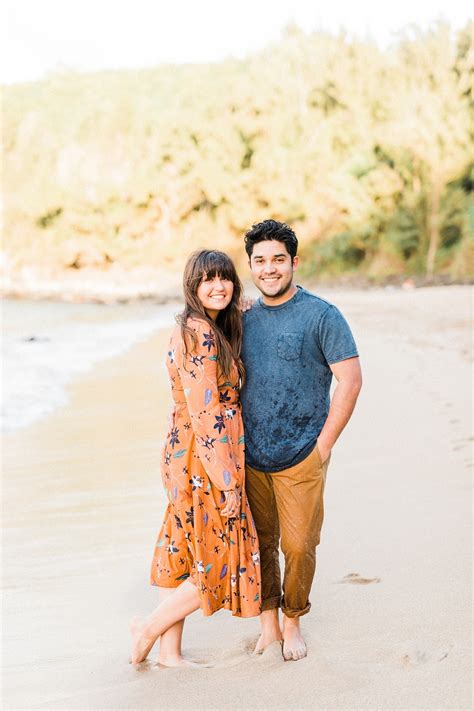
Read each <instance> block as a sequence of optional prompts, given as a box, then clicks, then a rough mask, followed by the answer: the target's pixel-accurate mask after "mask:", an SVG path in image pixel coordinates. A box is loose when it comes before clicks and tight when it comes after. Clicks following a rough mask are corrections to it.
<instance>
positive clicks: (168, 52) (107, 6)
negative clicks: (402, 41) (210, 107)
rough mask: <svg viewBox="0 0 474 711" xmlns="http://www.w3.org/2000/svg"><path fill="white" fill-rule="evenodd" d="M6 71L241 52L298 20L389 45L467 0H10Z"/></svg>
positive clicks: (457, 13) (24, 77)
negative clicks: (408, 30) (402, 31)
mask: <svg viewBox="0 0 474 711" xmlns="http://www.w3.org/2000/svg"><path fill="white" fill-rule="evenodd" d="M2 14H3V19H2V23H1V24H2V37H1V50H0V52H1V55H0V56H1V67H0V70H1V71H0V81H1V82H2V83H8V84H10V83H15V82H21V81H31V80H36V79H42V78H45V77H46V76H48V74H51V73H52V72H54V71H61V70H67V69H72V70H76V71H86V72H90V71H97V70H99V69H106V68H107V69H121V68H128V69H136V68H140V67H150V66H156V65H157V64H163V63H186V62H192V63H195V62H214V61H219V60H222V59H224V58H226V57H243V56H245V55H246V54H248V53H250V52H253V51H256V50H258V49H261V48H263V47H265V46H267V45H268V44H271V43H272V42H274V41H276V40H278V38H279V37H280V36H281V32H282V30H283V29H284V28H285V27H286V26H287V25H288V24H290V23H292V24H296V25H298V26H299V27H300V28H301V29H302V30H304V31H305V32H310V31H312V30H316V29H323V30H329V31H331V32H337V31H339V29H341V28H345V29H346V30H347V31H348V32H349V34H352V35H355V36H358V37H362V38H366V37H370V38H371V39H373V40H374V41H376V42H377V43H378V44H379V45H381V46H382V47H385V46H388V45H389V44H390V43H391V42H393V41H394V40H395V39H396V35H397V32H399V31H400V29H402V28H403V27H406V26H407V25H409V24H412V23H415V24H417V25H419V26H421V27H423V28H426V27H428V26H430V24H432V23H434V22H435V21H436V20H439V19H443V20H446V21H448V22H449V23H450V24H451V26H452V27H454V28H455V29H457V28H459V27H462V26H463V25H464V24H465V23H466V21H467V20H468V19H469V17H472V16H473V14H474V13H473V12H472V10H471V3H470V2H468V1H467V0H392V1H391V2H387V1H385V2H382V1H381V0H357V1H356V0H326V1H325V2H324V3H322V2H318V0H233V2H229V0H167V1H166V2H165V1H163V0H3V3H2Z"/></svg>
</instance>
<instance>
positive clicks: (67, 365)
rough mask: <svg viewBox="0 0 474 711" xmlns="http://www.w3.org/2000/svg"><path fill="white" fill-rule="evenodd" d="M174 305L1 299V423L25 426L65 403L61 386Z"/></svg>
mask: <svg viewBox="0 0 474 711" xmlns="http://www.w3.org/2000/svg"><path fill="white" fill-rule="evenodd" d="M180 309H181V305H180V304H176V303H175V304H166V305H155V304H150V303H145V302H144V303H136V304H135V303H134V304H117V305H105V304H67V303H54V302H37V301H31V302H29V301H10V300H6V301H4V302H3V304H2V412H1V428H2V430H3V431H5V432H8V431H11V430H14V429H17V428H19V427H26V426H27V425H29V424H31V423H32V422H35V421H36V420H38V419H40V418H41V417H44V416H45V415H47V414H49V413H51V412H53V411H54V410H55V409H56V408H58V407H60V406H62V405H64V404H65V403H66V402H67V389H66V386H67V385H68V383H70V382H71V381H72V380H73V379H74V378H75V377H77V376H78V375H81V374H83V373H86V372H87V371H89V370H90V369H91V368H93V366H94V365H95V364H96V363H99V362H101V361H104V360H107V359H108V358H112V357H114V356H116V355H119V354H120V353H123V352H124V351H126V350H127V349H128V348H130V347H131V346H132V345H134V344H135V343H138V342H139V341H142V340H145V339H146V338H148V337H149V336H150V335H151V334H153V333H154V332H155V331H157V330H158V329H160V328H163V327H168V326H171V325H172V324H173V322H174V316H175V314H177V313H178V312H179V311H180Z"/></svg>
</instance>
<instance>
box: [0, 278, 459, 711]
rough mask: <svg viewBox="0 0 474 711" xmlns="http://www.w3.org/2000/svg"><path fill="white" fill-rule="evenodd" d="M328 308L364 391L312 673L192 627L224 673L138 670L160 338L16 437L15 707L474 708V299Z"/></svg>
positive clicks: (348, 296)
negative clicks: (345, 335)
mask: <svg viewBox="0 0 474 711" xmlns="http://www.w3.org/2000/svg"><path fill="white" fill-rule="evenodd" d="M315 291H316V292H317V290H316V289H315ZM322 295H323V296H325V297H326V298H328V299H329V300H330V301H332V302H333V303H335V304H336V305H337V306H339V307H340V308H341V309H342V311H343V312H344V314H345V315H346V317H347V318H348V320H349V322H350V324H351V326H352V328H353V331H354V335H355V337H356V340H357V342H358V346H359V349H360V353H361V360H362V365H363V371H364V388H363V392H362V394H361V397H360V400H359V403H358V406H357V410H356V413H355V414H354V417H353V419H352V420H351V422H350V424H349V426H348V428H347V430H346V431H345V432H344V433H343V435H342V437H341V439H340V441H339V442H338V444H337V445H336V448H335V450H334V452H333V458H332V462H331V466H330V468H329V472H328V480H327V488H326V500H325V508H326V516H325V524H324V526H323V533H322V541H321V545H320V547H319V548H318V570H317V573H316V579H315V583H314V585H313V590H312V603H313V607H312V610H311V613H310V614H309V615H308V616H306V617H305V618H304V620H303V623H302V627H303V632H304V634H305V636H306V639H307V643H308V650H309V652H308V657H307V658H306V659H304V660H302V661H299V662H284V661H283V659H282V656H281V651H280V648H279V645H273V646H272V647H270V648H269V649H268V650H267V651H266V652H265V654H264V655H262V656H261V657H257V658H256V657H253V656H252V655H251V650H252V648H253V645H254V643H255V641H256V639H257V637H258V620H257V619H253V620H252V619H250V620H238V619H233V618H232V617H231V616H230V615H229V614H228V613H226V612H220V613H218V614H216V615H214V616H213V617H212V618H209V619H204V618H203V617H202V616H201V615H200V613H199V612H197V613H195V614H194V615H193V616H192V617H191V618H190V619H189V620H188V621H187V622H186V627H185V637H184V651H185V654H186V656H187V657H189V658H190V659H193V660H195V661H203V662H208V663H210V664H211V665H212V667H211V668H202V669H193V670H185V671H183V670H165V669H162V668H159V667H157V666H156V665H154V663H153V661H154V658H155V657H156V653H157V651H156V649H155V651H154V652H153V653H152V654H151V656H150V661H149V662H147V663H146V664H144V665H142V666H141V667H140V668H138V669H137V668H133V667H132V666H131V665H129V664H128V657H129V647H130V643H129V630H128V627H129V620H130V618H131V617H132V615H134V614H146V613H148V612H149V611H150V609H151V608H152V607H153V606H154V604H155V602H156V590H155V589H154V588H152V587H151V586H150V585H149V583H148V577H149V565H150V561H151V555H152V551H153V546H154V542H155V536H156V533H157V530H158V528H159V526H160V524H161V519H162V514H163V511H164V507H165V498H164V494H163V492H162V486H161V480H160V473H159V467H158V460H159V451H160V447H161V442H162V438H163V436H164V433H165V426H166V418H167V413H168V407H169V404H170V395H169V385H168V382H167V378H166V371H165V368H164V365H162V362H163V359H164V354H165V349H166V345H167V338H168V335H169V331H168V330H167V329H163V330H161V331H159V332H158V333H155V334H154V335H153V336H152V337H148V339H147V340H145V341H143V342H141V343H139V344H137V345H134V346H133V347H132V348H131V349H130V350H129V351H128V352H126V353H125V354H123V355H120V356H118V357H114V358H112V359H109V360H107V361H105V362H102V363H100V364H99V365H96V366H95V367H94V368H93V370H91V371H90V372H89V373H87V374H86V375H83V376H81V377H80V378H79V379H76V380H75V381H74V382H73V383H72V384H71V385H70V387H69V391H68V394H69V401H68V404H67V405H65V406H63V407H61V408H59V409H57V410H56V411H55V412H53V413H52V414H50V415H48V416H46V417H44V418H43V419H42V420H40V421H39V422H36V423H34V424H32V425H31V426H29V427H26V428H23V429H19V430H18V431H14V432H11V433H9V434H7V435H5V436H4V438H3V470H4V475H3V506H4V512H3V521H4V523H3V526H4V528H3V545H2V550H3V576H2V577H3V588H4V593H3V615H2V616H3V635H4V648H3V662H4V677H3V690H2V696H3V703H2V707H3V708H4V709H140V710H142V709H176V710H178V709H179V710H181V709H202V710H207V709H209V710H210V709H212V710H221V709H222V710H224V709H234V710H235V709H242V710H244V709H262V710H263V709H295V710H296V709H338V710H344V709H347V710H353V709H429V710H430V711H431V710H435V709H470V708H471V703H472V702H471V662H472V658H471V653H472V652H471V649H472V648H471V570H472V569H471V533H472V528H471V496H470V492H471V487H470V482H471V468H470V467H471V460H470V455H471V447H472V432H471V396H470V383H471V370H470V368H471V364H470V357H471V354H470V328H471V322H470V318H471V314H470V308H471V296H472V292H471V290H470V288H469V287H465V286H451V287H435V288H431V289H430V288H422V289H413V290H407V291H403V290H400V289H380V290H371V291H332V292H327V293H326V292H324V293H322Z"/></svg>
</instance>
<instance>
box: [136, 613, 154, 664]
mask: <svg viewBox="0 0 474 711" xmlns="http://www.w3.org/2000/svg"><path fill="white" fill-rule="evenodd" d="M146 627H147V625H146V622H145V621H144V620H142V619H141V618H140V617H134V618H133V620H132V622H131V624H130V632H131V634H132V654H131V658H130V662H131V664H140V662H144V661H145V659H146V658H147V657H148V654H149V653H150V651H151V648H152V647H153V645H154V644H155V642H156V639H153V638H151V637H147V635H146Z"/></svg>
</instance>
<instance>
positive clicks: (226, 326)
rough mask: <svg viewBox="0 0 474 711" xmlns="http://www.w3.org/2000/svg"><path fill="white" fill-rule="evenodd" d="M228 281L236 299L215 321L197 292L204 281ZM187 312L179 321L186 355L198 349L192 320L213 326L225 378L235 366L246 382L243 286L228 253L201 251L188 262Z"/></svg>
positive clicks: (185, 305) (185, 306)
mask: <svg viewBox="0 0 474 711" xmlns="http://www.w3.org/2000/svg"><path fill="white" fill-rule="evenodd" d="M216 275H217V276H219V277H220V278H221V279H228V280H229V281H231V282H232V283H233V285H234V291H233V293H232V299H231V301H230V303H229V305H228V306H226V308H225V309H223V310H222V311H219V313H218V315H217V318H216V320H215V321H213V320H212V319H211V317H210V316H208V314H207V313H206V310H205V309H204V306H203V305H202V303H201V302H200V301H199V298H198V295H197V290H198V287H199V285H200V284H201V282H202V280H203V279H213V278H214V277H215V276H216ZM183 291H184V311H183V312H182V313H181V314H179V316H178V317H177V319H176V320H177V322H178V323H179V324H180V326H181V335H182V338H183V343H184V352H185V355H187V354H188V352H189V350H190V342H191V343H192V348H195V347H196V345H197V340H196V333H195V331H193V330H192V328H190V326H188V319H189V318H198V319H201V320H202V321H205V322H206V323H208V324H209V327H210V328H211V329H212V331H213V332H214V333H215V336H216V347H217V360H218V364H219V368H220V370H221V371H222V374H223V375H224V377H225V378H229V376H230V373H231V370H232V366H233V364H234V362H235V363H236V365H237V369H238V372H239V376H240V379H241V382H243V381H244V378H245V369H244V366H243V363H242V360H241V357H240V351H241V348H242V312H241V310H240V299H241V296H242V283H241V281H240V279H239V277H238V276H237V272H236V270H235V266H234V263H233V261H232V260H231V258H230V257H229V256H228V255H227V254H225V253H224V252H217V251H215V250H212V251H211V250H209V249H201V250H199V251H197V252H193V253H192V254H191V255H190V256H189V257H188V261H187V262H186V266H185V268H184V274H183Z"/></svg>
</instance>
